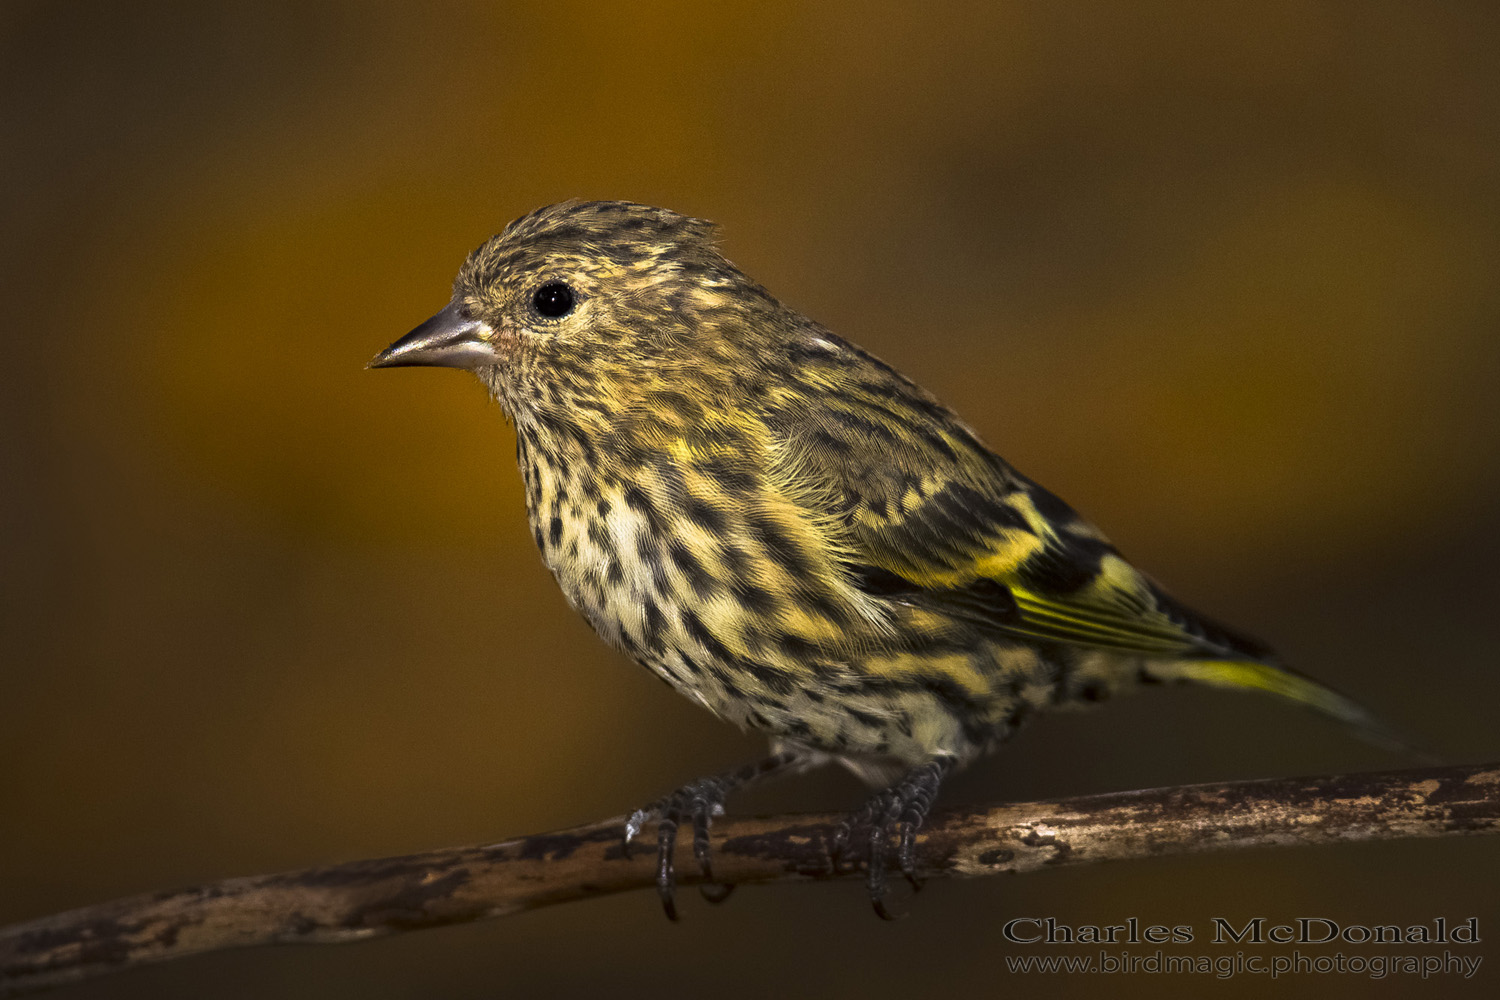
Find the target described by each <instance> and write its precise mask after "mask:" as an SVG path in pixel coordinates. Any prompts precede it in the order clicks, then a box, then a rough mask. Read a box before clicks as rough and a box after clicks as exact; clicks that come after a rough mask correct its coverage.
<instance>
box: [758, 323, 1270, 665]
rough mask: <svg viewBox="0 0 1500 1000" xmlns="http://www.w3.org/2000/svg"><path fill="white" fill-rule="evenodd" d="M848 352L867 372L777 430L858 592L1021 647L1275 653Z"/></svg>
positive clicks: (799, 492)
mask: <svg viewBox="0 0 1500 1000" xmlns="http://www.w3.org/2000/svg"><path fill="white" fill-rule="evenodd" d="M824 336H825V337H831V335H827V334H825V335H824ZM843 347H844V349H846V350H847V351H851V352H856V353H857V355H858V356H859V358H860V359H862V360H863V361H866V362H868V364H855V365H846V366H845V367H844V368H829V369H826V370H824V371H821V372H818V373H817V374H818V376H819V379H818V380H819V382H820V383H821V384H820V385H818V386H817V388H818V389H822V390H824V391H823V392H820V393H816V394H809V395H804V396H799V397H797V398H798V399H799V400H803V399H807V398H809V396H810V398H812V399H813V402H812V403H811V404H809V403H806V402H802V403H799V404H798V405H796V406H795V408H793V407H791V406H788V407H785V408H783V409H780V410H770V409H768V411H767V413H766V414H765V415H764V418H765V420H766V422H767V425H768V426H769V427H770V429H771V431H772V433H773V436H774V437H775V438H776V439H777V441H778V450H779V452H780V453H781V454H782V456H783V458H784V461H783V462H782V463H781V468H782V472H783V475H782V479H783V481H782V483H781V485H782V487H783V489H784V490H785V491H786V492H787V493H789V494H790V495H794V496H798V497H801V498H803V502H804V503H805V504H806V505H809V506H812V507H814V508H815V511H814V513H815V514H816V515H817V516H819V517H820V518H821V519H823V520H824V521H825V522H826V523H827V524H828V525H829V526H830V530H831V531H833V532H835V533H836V534H837V535H838V537H837V538H836V539H835V541H836V543H837V544H838V545H840V546H842V547H843V548H844V550H845V551H846V553H847V556H846V564H847V566H848V568H849V572H850V574H851V579H852V580H853V581H854V582H855V583H856V584H857V585H858V586H860V587H862V588H863V589H865V590H866V591H867V592H869V593H872V594H875V595H877V596H882V597H886V598H888V599H892V600H898V601H903V602H907V603H914V604H920V605H923V606H926V607H929V608H932V609H934V610H939V611H941V612H942V613H944V614H946V615H949V616H950V617H952V618H953V619H955V620H958V621H962V622H965V623H968V624H970V625H973V626H976V627H979V628H981V629H986V630H993V631H997V632H999V633H1002V634H1005V635H1007V636H1011V637H1014V638H1018V639H1025V640H1031V641H1039V642H1063V643H1071V644H1076V645H1081V646H1091V647H1097V648H1102V649H1111V650H1118V651H1120V652H1126V653H1135V654H1141V655H1146V656H1156V657H1164V658H1176V657H1226V658H1233V659H1252V660H1262V659H1265V658H1267V657H1268V656H1269V650H1267V649H1266V648H1265V647H1264V646H1262V645H1261V644H1259V643H1257V642H1256V641H1255V640H1253V639H1249V638H1248V637H1245V636H1241V635H1238V634H1237V633H1235V632H1233V631H1231V630H1229V629H1227V628H1225V627H1223V626H1220V625H1217V624H1215V623H1213V622H1211V621H1209V620H1208V619H1205V618H1202V617H1201V616H1198V615H1196V614H1194V613H1192V612H1189V611H1188V610H1187V609H1185V608H1183V607H1182V606H1181V605H1179V604H1177V603H1176V602H1175V601H1173V600H1171V599H1170V598H1169V597H1167V595H1166V594H1165V593H1163V592H1162V591H1161V590H1160V588H1158V587H1157V586H1156V585H1155V584H1153V583H1152V582H1151V581H1150V580H1149V579H1148V578H1147V577H1146V576H1145V575H1144V574H1142V573H1140V572H1139V571H1138V570H1136V569H1135V568H1134V567H1132V566H1131V565H1130V564H1129V563H1128V562H1126V561H1125V560H1124V559H1123V558H1121V557H1120V555H1119V553H1118V552H1117V551H1116V550H1115V548H1114V546H1113V545H1111V544H1110V543H1109V541H1108V540H1107V539H1105V538H1104V536H1103V535H1102V534H1100V532H1099V531H1098V530H1097V529H1096V528H1094V526H1093V525H1091V524H1089V523H1088V522H1087V521H1085V520H1084V519H1083V518H1081V517H1080V516H1079V515H1078V514H1077V513H1076V512H1075V511H1073V509H1072V508H1071V507H1069V506H1068V505H1067V504H1066V503H1064V502H1063V501H1062V500H1060V499H1058V498H1057V497H1056V496H1054V495H1053V494H1051V493H1049V492H1048V491H1047V490H1045V489H1043V488H1042V487H1040V486H1038V485H1037V484H1036V483H1033V482H1031V481H1030V480H1028V479H1026V478H1025V477H1024V476H1022V475H1020V474H1019V473H1017V472H1016V471H1015V470H1013V469H1011V468H1010V466H1008V465H1007V464H1006V463H1005V462H1004V461H1003V460H1001V459H1000V458H999V457H998V456H996V455H994V454H993V453H992V452H990V451H989V450H988V449H986V448H985V447H984V445H983V444H981V443H980V442H979V440H978V438H977V437H976V436H975V435H974V434H973V432H972V431H970V430H969V429H968V428H967V427H965V426H964V425H963V423H962V422H961V421H960V420H959V419H958V418H957V417H956V416H954V415H953V414H952V413H951V412H950V411H948V410H947V409H945V408H944V407H942V406H941V404H939V403H937V402H936V401H935V400H933V399H932V398H931V397H930V396H929V395H927V393H926V392H925V391H923V390H922V389H920V388H919V387H917V386H916V385H914V384H913V383H911V382H909V381H907V380H906V379H904V378H903V377H902V376H900V375H898V374H896V373H895V372H893V371H891V370H890V369H888V368H886V367H885V366H884V365H882V364H880V363H879V362H877V361H874V359H871V358H869V357H868V355H863V352H859V351H858V349H857V348H853V347H852V346H849V345H843ZM830 383H831V385H830ZM829 388H833V389H835V390H837V391H833V392H829V391H827V389H829Z"/></svg>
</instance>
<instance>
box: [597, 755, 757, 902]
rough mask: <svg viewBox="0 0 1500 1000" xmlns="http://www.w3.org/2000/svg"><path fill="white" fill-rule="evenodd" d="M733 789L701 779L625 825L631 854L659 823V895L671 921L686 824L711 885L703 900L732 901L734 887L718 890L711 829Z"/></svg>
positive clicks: (695, 854)
mask: <svg viewBox="0 0 1500 1000" xmlns="http://www.w3.org/2000/svg"><path fill="white" fill-rule="evenodd" d="M730 790H731V789H730V786H729V785H728V782H726V781H725V780H724V779H723V778H722V777H713V778H701V779H699V780H698V781H694V782H690V783H688V784H686V785H684V786H682V787H681V788H679V789H678V790H677V791H675V792H672V793H671V794H670V795H667V796H664V797H663V798H661V799H658V800H657V801H656V802H653V803H652V804H650V805H648V806H646V807H644V808H641V809H637V810H636V811H635V812H633V813H631V814H630V818H629V819H627V820H626V821H625V837H624V845H623V847H624V853H625V856H626V857H630V854H631V850H630V847H631V841H633V840H634V839H635V838H636V837H637V836H638V835H639V834H640V832H641V830H642V829H643V828H644V827H645V825H646V823H648V822H649V821H650V820H652V819H653V818H654V819H655V820H656V891H657V894H658V895H659V896H660V897H661V903H662V909H663V910H665V911H666V914H667V917H668V918H669V919H671V920H676V919H677V901H676V885H677V871H676V866H675V863H674V859H673V855H674V854H675V852H676V849H677V831H678V828H679V827H680V826H681V825H682V824H683V823H684V822H691V824H692V828H693V857H694V859H696V860H697V862H698V866H699V868H700V869H701V870H702V872H703V878H704V879H705V881H706V882H707V883H708V884H707V885H704V886H703V896H704V898H705V899H707V900H709V901H710V902H714V903H720V902H723V901H724V900H726V899H728V898H729V893H730V892H731V891H732V890H733V888H734V887H733V886H715V885H714V871H713V857H712V850H711V846H710V844H711V842H710V840H709V828H710V826H711V824H712V822H713V818H714V817H715V816H722V815H724V797H725V796H726V795H727V794H728V792H729V791H730Z"/></svg>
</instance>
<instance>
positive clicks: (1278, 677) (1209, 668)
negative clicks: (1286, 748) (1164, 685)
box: [1148, 660, 1436, 760]
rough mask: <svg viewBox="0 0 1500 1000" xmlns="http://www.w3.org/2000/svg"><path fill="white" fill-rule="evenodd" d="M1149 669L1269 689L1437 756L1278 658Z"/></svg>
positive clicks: (1388, 743) (1396, 745) (1404, 747)
mask: <svg viewBox="0 0 1500 1000" xmlns="http://www.w3.org/2000/svg"><path fill="white" fill-rule="evenodd" d="M1148 673H1149V675H1150V676H1151V677H1153V678H1155V679H1158V680H1162V681H1190V682H1192V683H1195V684H1208V685H1211V686H1213V687H1223V688H1236V689H1239V690H1241V691H1246V690H1252V691H1265V692H1267V693H1269V694H1274V695H1279V696H1280V697H1282V698H1286V699H1289V700H1291V701H1295V702H1297V703H1298V704H1301V705H1306V706H1307V707H1309V708H1312V709H1316V710H1317V711H1319V712H1322V713H1323V714H1324V715H1328V716H1332V717H1333V718H1335V719H1337V720H1339V721H1340V722H1342V723H1344V724H1345V725H1347V726H1349V727H1350V728H1352V729H1353V730H1354V731H1355V732H1356V733H1358V734H1359V735H1360V736H1361V737H1363V738H1364V739H1365V740H1367V741H1369V742H1370V743H1374V744H1376V745H1377V746H1382V747H1385V748H1387V749H1390V750H1396V751H1401V752H1404V753H1410V754H1414V755H1417V756H1419V757H1423V758H1426V759H1428V760H1436V757H1435V755H1433V754H1432V753H1430V752H1428V751H1426V750H1423V749H1421V748H1419V747H1417V746H1415V745H1413V743H1412V741H1411V740H1409V739H1407V738H1406V737H1404V736H1402V735H1401V734H1400V733H1398V732H1396V731H1395V730H1394V729H1392V728H1391V727H1390V726H1388V725H1386V724H1385V723H1384V722H1382V721H1381V720H1380V719H1378V718H1376V717H1375V716H1374V715H1373V714H1371V713H1370V711H1369V710H1368V709H1366V708H1365V707H1364V706H1363V705H1361V704H1359V703H1358V702H1356V701H1355V700H1354V699H1353V698H1350V697H1348V696H1347V695H1343V694H1340V693H1339V692H1337V691H1335V690H1333V689H1332V688H1330V687H1328V686H1326V685H1324V684H1319V683H1318V682H1317V681H1315V680H1313V679H1312V678H1311V677H1307V676H1306V675H1304V674H1299V673H1297V672H1296V671H1295V670H1290V669H1288V668H1286V667H1282V666H1278V665H1277V664H1274V663H1265V662H1260V661H1256V660H1168V661H1165V662H1162V661H1158V662H1155V663H1152V664H1151V665H1150V666H1149V667H1148Z"/></svg>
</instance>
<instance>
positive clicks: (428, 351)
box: [365, 302, 500, 371]
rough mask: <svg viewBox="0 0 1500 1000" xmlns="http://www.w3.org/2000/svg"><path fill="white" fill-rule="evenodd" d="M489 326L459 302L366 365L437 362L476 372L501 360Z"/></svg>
mask: <svg viewBox="0 0 1500 1000" xmlns="http://www.w3.org/2000/svg"><path fill="white" fill-rule="evenodd" d="M493 339H494V332H493V331H492V330H491V329H490V328H489V326H488V325H486V324H484V323H481V322H480V321H479V320H477V319H473V318H471V317H469V316H467V315H465V314H464V312H463V310H462V309H461V308H460V307H459V304H458V303H457V302H450V303H448V305H447V307H446V308H444V309H443V311H442V312H440V313H438V314H437V315H436V316H434V317H432V318H431V319H429V320H428V321H427V322H425V323H423V324H422V325H421V326H419V327H417V328H416V329H415V330H413V331H412V332H411V333H408V334H407V335H406V336H404V337H402V338H401V339H400V340H398V341H396V342H395V343H394V344H392V345H391V346H390V347H387V348H386V349H385V350H383V351H381V352H380V353H379V354H377V355H375V358H374V360H372V361H371V362H370V363H369V364H368V365H366V366H365V367H367V368H400V367H403V366H406V365H436V366H439V367H442V368H467V369H469V370H470V371H473V370H475V369H478V368H488V367H491V366H493V365H497V364H499V363H500V357H499V355H497V354H496V353H495V349H494V347H493V346H492V341H493Z"/></svg>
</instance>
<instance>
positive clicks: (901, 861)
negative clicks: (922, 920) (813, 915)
mask: <svg viewBox="0 0 1500 1000" xmlns="http://www.w3.org/2000/svg"><path fill="white" fill-rule="evenodd" d="M951 766H952V762H951V761H950V760H948V759H939V760H935V761H932V762H930V763H927V764H923V765H922V766H920V767H918V768H915V769H914V770H912V771H910V772H909V773H908V774H907V775H906V777H904V778H902V779H901V780H900V781H898V782H896V783H895V784H894V785H892V786H890V787H889V788H886V789H884V790H883V791H880V792H877V793H875V794H874V795H872V796H870V798H869V799H868V800H867V801H866V802H865V804H864V805H862V806H861V807H860V808H859V809H857V810H855V811H854V812H853V813H851V814H850V815H849V816H848V818H846V819H845V820H844V821H843V822H842V823H840V824H839V826H838V828H837V829H836V830H835V831H834V834H833V840H832V842H831V843H830V844H829V849H828V862H829V867H830V870H831V873H832V874H835V875H837V874H840V873H842V872H843V871H845V870H846V869H845V868H844V862H845V860H846V859H847V860H849V861H850V862H852V863H855V864H857V863H858V862H859V861H860V860H861V858H862V859H863V860H864V862H865V885H866V888H868V889H869V892H870V903H871V905H872V906H874V908H875V913H876V915H877V916H879V917H880V918H881V919H882V920H895V919H896V916H895V915H893V914H892V913H891V911H890V910H889V909H888V908H887V907H886V905H885V896H886V867H887V862H888V860H889V858H890V855H891V841H892V840H895V842H896V849H895V857H896V865H897V867H899V868H900V869H901V873H902V874H903V875H905V876H906V880H907V881H908V882H909V883H911V886H912V888H913V889H920V888H921V887H922V880H921V879H920V878H919V877H918V876H917V862H916V846H917V830H919V829H920V828H921V826H922V822H923V820H925V819H926V818H927V813H928V812H929V811H930V810H931V809H932V802H933V799H934V798H936V796H937V790H938V786H939V785H940V784H941V783H942V780H943V775H944V774H946V773H947V772H948V769H949V768H950V767H951ZM859 847H863V848H864V850H863V851H861V850H859Z"/></svg>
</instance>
